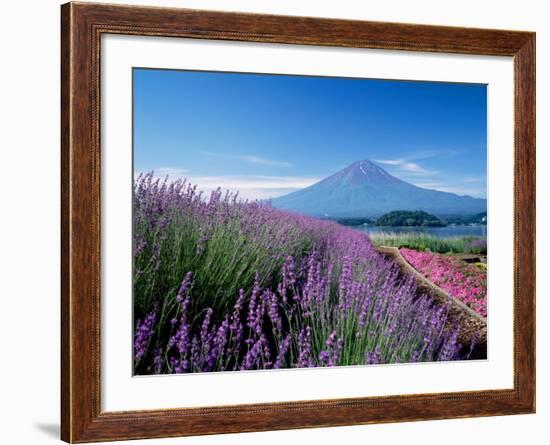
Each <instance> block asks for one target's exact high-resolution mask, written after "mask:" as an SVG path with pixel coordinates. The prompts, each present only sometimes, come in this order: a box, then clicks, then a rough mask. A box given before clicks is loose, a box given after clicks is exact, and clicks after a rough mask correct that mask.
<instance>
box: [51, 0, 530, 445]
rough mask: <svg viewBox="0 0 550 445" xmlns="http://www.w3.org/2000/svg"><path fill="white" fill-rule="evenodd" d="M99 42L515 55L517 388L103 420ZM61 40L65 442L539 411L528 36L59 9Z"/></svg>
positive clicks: (97, 7)
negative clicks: (111, 38)
mask: <svg viewBox="0 0 550 445" xmlns="http://www.w3.org/2000/svg"><path fill="white" fill-rule="evenodd" d="M103 33H112V34H132V35H155V36H170V37H180V38H198V39H205V38H208V39H219V40H240V41H251V42H275V43H284V44H304V45H324V46H341V47H356V48H383V49H393V50H412V51H430V52H450V53H463V54H481V55H505V56H513V57H514V66H515V100H516V104H515V105H516V110H515V156H516V157H515V172H514V175H515V192H514V193H515V225H514V227H515V252H514V253H513V254H514V267H515V269H514V304H515V306H514V307H515V312H514V348H515V349H514V352H515V354H514V356H515V359H514V388H513V389H510V390H494V391H477V392H463V393H440V394H421V395H413V396H396V397H369V398H354V399H340V400H319V401H302V402H289V403H271V404H269V403H268V404H259V405H238V406H231V407H211V408H200V409H169V410H155V411H131V412H101V401H100V383H101V378H100V335H101V333H100V319H99V313H100V304H101V297H100V250H99V249H100V229H101V228H100V145H99V131H100V126H99V113H100V103H99V98H100V79H99V62H100V53H101V48H100V38H101V35H102V34H103ZM61 37H62V44H61V105H62V106H61V125H62V128H61V149H62V150H61V152H62V155H61V170H62V174H61V202H62V209H61V235H62V241H61V332H62V338H61V368H62V372H61V436H62V439H63V440H65V441H67V442H92V441H102V440H121V439H138V438H151V437H174V436H184V435H198V434H216V433H229V432H243V431H264V430H278V429H287V428H307V427H322V426H338V425H352V424H368V423H376V422H402V421H412V420H425V419H441V418H452V417H453V418H456V417H473V416H490V415H506V414H519V413H532V412H534V410H535V35H534V34H533V33H529V32H517V31H502V30H484V29H467V28H453V27H437V26H425V25H405V24H389V23H380V22H360V21H351V20H334V19H320V18H305V17H286V16H269V15H255V14H240V13H221V12H213V11H196V10H185V9H171V8H147V7H133V6H117V5H105V4H91V3H85V4H80V3H69V4H65V5H63V6H62V7H61ZM510 254H512V252H510Z"/></svg>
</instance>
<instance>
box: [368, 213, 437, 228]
mask: <svg viewBox="0 0 550 445" xmlns="http://www.w3.org/2000/svg"><path fill="white" fill-rule="evenodd" d="M376 225H377V226H392V227H393V226H423V227H445V225H446V224H445V222H443V221H441V220H440V219H439V218H438V217H437V216H434V215H430V214H429V213H427V212H424V211H423V210H415V211H412V212H411V211H409V210H395V211H393V212H390V213H386V214H385V215H382V216H381V217H380V218H378V219H377V220H376Z"/></svg>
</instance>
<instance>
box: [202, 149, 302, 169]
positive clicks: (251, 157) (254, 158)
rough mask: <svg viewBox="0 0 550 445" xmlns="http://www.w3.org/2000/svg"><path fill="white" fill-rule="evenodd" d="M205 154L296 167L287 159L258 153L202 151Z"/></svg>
mask: <svg viewBox="0 0 550 445" xmlns="http://www.w3.org/2000/svg"><path fill="white" fill-rule="evenodd" d="M202 153H204V154H205V155H208V156H216V157H220V158H227V159H237V160H239V161H244V162H248V163H250V164H255V165H269V166H271V167H294V164H292V163H291V162H287V161H278V160H275V159H268V158H264V157H262V156H256V155H228V154H221V153H214V152H211V151H204V150H203V151H202Z"/></svg>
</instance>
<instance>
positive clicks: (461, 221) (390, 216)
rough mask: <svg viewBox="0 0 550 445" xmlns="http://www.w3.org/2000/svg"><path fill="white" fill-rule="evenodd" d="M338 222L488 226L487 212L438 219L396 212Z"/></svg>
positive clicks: (403, 211)
mask: <svg viewBox="0 0 550 445" xmlns="http://www.w3.org/2000/svg"><path fill="white" fill-rule="evenodd" d="M336 222H338V223H339V224H341V225H343V226H362V225H369V226H383V227H395V226H424V227H445V226H448V225H468V224H482V225H483V224H485V225H486V224H487V212H482V213H477V214H475V215H467V216H456V215H452V216H441V217H439V218H438V217H437V216H435V215H431V214H430V213H427V212H424V211H423V210H416V211H410V210H394V211H393V212H389V213H386V214H384V215H382V216H381V217H379V218H368V217H365V218H338V219H336Z"/></svg>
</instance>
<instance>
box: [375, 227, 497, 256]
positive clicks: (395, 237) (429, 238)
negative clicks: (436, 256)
mask: <svg viewBox="0 0 550 445" xmlns="http://www.w3.org/2000/svg"><path fill="white" fill-rule="evenodd" d="M370 238H371V240H372V242H373V243H374V244H375V245H376V246H388V247H407V248H409V249H415V250H429V251H430V252H437V253H473V254H486V253H487V244H486V243H483V241H484V238H479V237H474V236H456V237H448V238H438V237H436V236H434V235H430V234H427V233H421V232H416V233H412V232H411V233H371V234H370ZM483 245H484V247H483Z"/></svg>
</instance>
